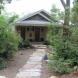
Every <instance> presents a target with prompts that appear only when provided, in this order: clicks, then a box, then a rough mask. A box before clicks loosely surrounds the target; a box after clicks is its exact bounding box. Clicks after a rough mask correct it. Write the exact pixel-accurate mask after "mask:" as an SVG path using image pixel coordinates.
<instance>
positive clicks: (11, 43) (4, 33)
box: [0, 16, 21, 69]
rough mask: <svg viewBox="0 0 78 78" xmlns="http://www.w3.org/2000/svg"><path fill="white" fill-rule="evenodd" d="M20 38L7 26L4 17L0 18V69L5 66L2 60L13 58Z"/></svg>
mask: <svg viewBox="0 0 78 78" xmlns="http://www.w3.org/2000/svg"><path fill="white" fill-rule="evenodd" d="M20 41H21V38H20V37H18V36H17V35H16V34H15V32H14V31H13V30H12V29H11V27H10V26H9V23H8V21H7V20H6V19H5V17H4V16H0V44H1V45H0V61H1V62H0V69H2V68H4V67H5V66H6V64H5V60H4V59H11V58H13V56H14V54H15V53H16V51H17V50H18V43H19V42H20Z"/></svg>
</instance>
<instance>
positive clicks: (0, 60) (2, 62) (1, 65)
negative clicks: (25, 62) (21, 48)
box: [0, 57, 7, 70]
mask: <svg viewBox="0 0 78 78" xmlns="http://www.w3.org/2000/svg"><path fill="white" fill-rule="evenodd" d="M6 65H7V63H6V62H5V60H4V59H3V58H2V57H0V70H1V69H3V68H5V67H6Z"/></svg>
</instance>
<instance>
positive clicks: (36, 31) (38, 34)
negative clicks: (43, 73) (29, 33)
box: [35, 27, 40, 42]
mask: <svg viewBox="0 0 78 78" xmlns="http://www.w3.org/2000/svg"><path fill="white" fill-rule="evenodd" d="M35 41H36V42H38V41H40V28H38V27H36V28H35Z"/></svg>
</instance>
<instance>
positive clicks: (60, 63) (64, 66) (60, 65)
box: [49, 58, 73, 74]
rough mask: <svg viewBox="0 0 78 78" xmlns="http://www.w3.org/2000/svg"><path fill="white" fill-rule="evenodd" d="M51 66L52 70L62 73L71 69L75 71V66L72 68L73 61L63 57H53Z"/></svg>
mask: <svg viewBox="0 0 78 78" xmlns="http://www.w3.org/2000/svg"><path fill="white" fill-rule="evenodd" d="M49 68H50V70H52V71H55V72H59V73H60V74H64V73H70V72H71V71H73V68H71V63H70V62H68V61H67V60H64V59H62V58H60V59H58V60H53V59H52V60H51V61H50V62H49Z"/></svg>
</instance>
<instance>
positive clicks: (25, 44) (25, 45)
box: [23, 40, 30, 48]
mask: <svg viewBox="0 0 78 78" xmlns="http://www.w3.org/2000/svg"><path fill="white" fill-rule="evenodd" d="M23 43H24V48H27V47H30V42H29V41H28V40H26V41H24V42H23Z"/></svg>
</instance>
